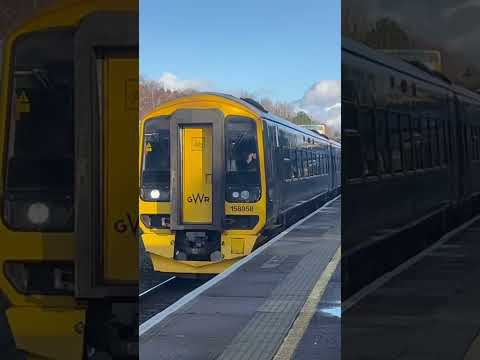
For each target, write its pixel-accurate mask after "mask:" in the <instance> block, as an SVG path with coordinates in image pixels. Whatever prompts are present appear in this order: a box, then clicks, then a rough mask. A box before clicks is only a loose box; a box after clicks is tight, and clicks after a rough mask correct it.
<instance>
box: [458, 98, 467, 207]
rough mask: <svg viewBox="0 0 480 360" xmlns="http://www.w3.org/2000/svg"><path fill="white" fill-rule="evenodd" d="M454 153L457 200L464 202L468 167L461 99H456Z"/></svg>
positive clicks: (464, 120) (463, 108)
mask: <svg viewBox="0 0 480 360" xmlns="http://www.w3.org/2000/svg"><path fill="white" fill-rule="evenodd" d="M456 108H457V110H456V119H457V122H456V129H455V130H456V135H457V136H456V139H457V144H456V145H457V146H456V153H457V158H456V159H455V160H456V161H457V162H458V167H457V176H458V189H459V193H458V199H459V200H460V201H462V200H464V199H465V197H466V193H467V186H466V185H467V183H466V177H467V165H468V159H467V158H468V154H467V138H466V122H467V114H466V111H465V104H464V103H463V101H462V100H461V99H458V98H457V99H456Z"/></svg>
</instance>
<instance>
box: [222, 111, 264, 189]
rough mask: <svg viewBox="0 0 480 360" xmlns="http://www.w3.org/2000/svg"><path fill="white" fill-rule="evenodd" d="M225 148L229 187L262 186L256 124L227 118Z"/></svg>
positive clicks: (243, 119)
mask: <svg viewBox="0 0 480 360" xmlns="http://www.w3.org/2000/svg"><path fill="white" fill-rule="evenodd" d="M225 146H226V183H227V185H249V186H252V185H253V186H260V173H259V166H258V147H257V129H256V125H255V122H254V121H253V120H251V119H248V118H244V117H240V116H230V117H227V118H226V125H225Z"/></svg>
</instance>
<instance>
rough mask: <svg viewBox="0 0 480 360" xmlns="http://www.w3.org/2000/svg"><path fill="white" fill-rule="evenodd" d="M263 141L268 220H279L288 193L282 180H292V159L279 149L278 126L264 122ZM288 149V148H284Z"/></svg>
mask: <svg viewBox="0 0 480 360" xmlns="http://www.w3.org/2000/svg"><path fill="white" fill-rule="evenodd" d="M263 130H264V131H263V141H264V154H265V170H266V174H265V175H266V179H267V194H268V196H267V219H268V220H270V219H273V220H275V219H277V218H278V213H279V211H280V203H281V202H282V196H284V195H283V193H284V191H288V190H290V189H288V188H287V187H284V188H283V189H282V188H281V186H282V185H280V183H282V184H283V181H281V182H280V181H279V180H280V179H286V178H290V169H291V164H290V162H289V161H290V159H288V161H287V160H286V159H287V155H286V154H282V153H281V152H280V151H281V149H280V147H279V134H278V132H279V131H278V126H276V125H273V124H271V123H270V124H269V123H268V122H267V121H265V120H264V121H263ZM284 149H286V147H284ZM275 164H277V165H275Z"/></svg>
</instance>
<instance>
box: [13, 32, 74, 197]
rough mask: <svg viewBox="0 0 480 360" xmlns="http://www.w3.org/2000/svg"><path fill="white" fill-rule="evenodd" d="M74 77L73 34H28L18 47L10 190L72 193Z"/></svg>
mask: <svg viewBox="0 0 480 360" xmlns="http://www.w3.org/2000/svg"><path fill="white" fill-rule="evenodd" d="M45 49H49V51H45ZM73 73H74V72H73V32H72V31H69V30H52V31H48V32H41V33H33V34H28V35H27V36H25V37H23V38H20V39H19V40H17V42H16V43H15V46H14V49H13V74H12V75H13V76H12V88H11V93H10V94H11V95H10V104H11V105H10V122H9V133H8V139H9V142H8V165H7V179H6V187H7V190H8V191H19V190H21V191H23V190H27V191H31V190H37V191H43V192H45V191H46V192H49V193H52V192H62V193H64V194H65V193H67V195H73V181H74V180H73V164H74V162H73V154H74V153H73V149H74V138H73Z"/></svg>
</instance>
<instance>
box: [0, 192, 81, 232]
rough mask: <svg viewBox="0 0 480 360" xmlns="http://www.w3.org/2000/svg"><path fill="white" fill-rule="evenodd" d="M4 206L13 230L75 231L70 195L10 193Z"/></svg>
mask: <svg viewBox="0 0 480 360" xmlns="http://www.w3.org/2000/svg"><path fill="white" fill-rule="evenodd" d="M47 196H48V197H49V198H48V199H47ZM4 206H5V207H4V216H5V219H6V220H7V223H8V225H9V226H10V227H11V228H12V229H15V230H20V231H35V232H64V231H68V232H70V231H72V230H73V225H74V210H73V199H72V197H71V196H70V195H64V194H60V195H56V194H55V195H52V194H41V195H37V194H32V193H30V194H24V193H22V192H19V193H9V194H7V196H6V201H5V203H4Z"/></svg>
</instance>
